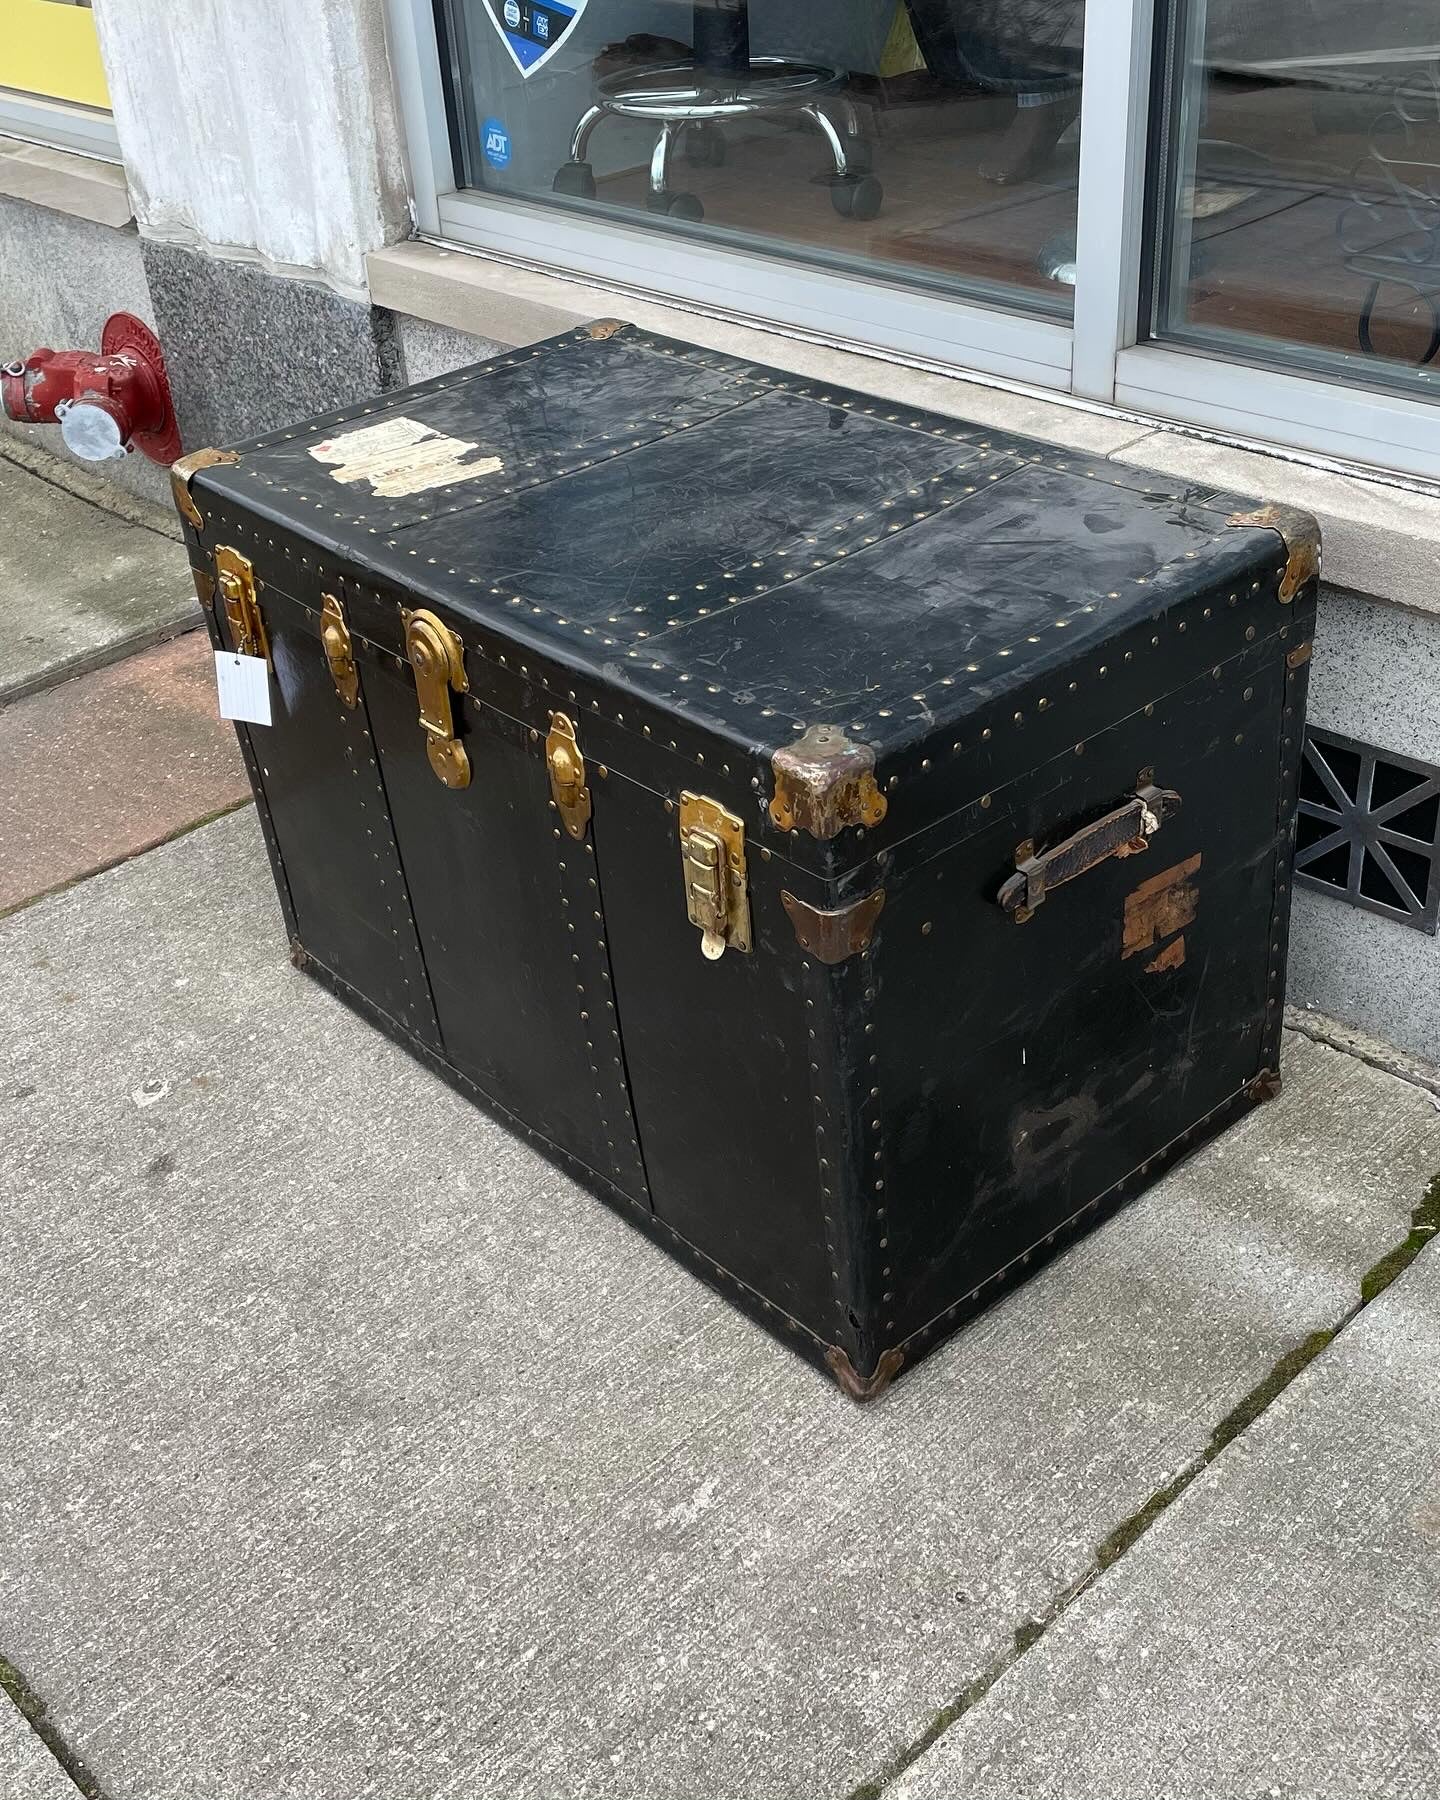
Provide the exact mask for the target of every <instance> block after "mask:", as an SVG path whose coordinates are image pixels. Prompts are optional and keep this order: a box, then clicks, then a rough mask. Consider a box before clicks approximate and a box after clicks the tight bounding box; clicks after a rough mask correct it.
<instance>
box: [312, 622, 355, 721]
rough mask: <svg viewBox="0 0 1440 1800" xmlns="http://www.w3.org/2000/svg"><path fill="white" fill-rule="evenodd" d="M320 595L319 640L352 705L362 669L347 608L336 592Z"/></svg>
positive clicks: (335, 678) (338, 690)
mask: <svg viewBox="0 0 1440 1800" xmlns="http://www.w3.org/2000/svg"><path fill="white" fill-rule="evenodd" d="M320 598H321V600H322V601H323V603H324V604H323V605H322V606H321V608H320V644H321V647H322V649H323V650H324V652H325V660H326V662H327V663H329V665H330V679H331V680H332V681H333V682H334V683H335V692H336V693H337V694H338V695H339V696H340V698H341V700H342V701H344V703H345V705H346V706H349V707H352V708H353V707H354V705H355V703H356V701H357V700H359V698H360V671H359V669H358V668H357V667H356V665H355V651H354V647H353V646H352V644H351V642H350V627H349V626H348V625H347V624H346V623H345V609H344V607H343V606H341V604H340V602H339V600H338V599H336V597H335V595H334V594H322V595H321V596H320Z"/></svg>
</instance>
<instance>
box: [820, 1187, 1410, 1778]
mask: <svg viewBox="0 0 1440 1800" xmlns="http://www.w3.org/2000/svg"><path fill="white" fill-rule="evenodd" d="M1437 1232H1440V1173H1437V1174H1436V1175H1435V1176H1434V1178H1433V1179H1432V1180H1431V1182H1430V1185H1429V1187H1428V1188H1427V1189H1426V1190H1425V1194H1424V1196H1423V1198H1422V1199H1421V1201H1420V1204H1419V1205H1418V1206H1417V1207H1416V1208H1415V1209H1414V1211H1413V1212H1412V1213H1411V1215H1410V1230H1409V1232H1408V1234H1407V1235H1406V1236H1405V1237H1404V1238H1403V1239H1402V1240H1401V1241H1400V1242H1399V1243H1398V1244H1396V1245H1395V1247H1394V1248H1393V1249H1391V1250H1388V1251H1387V1252H1386V1253H1385V1255H1384V1256H1382V1257H1381V1258H1380V1259H1379V1261H1378V1262H1375V1263H1372V1264H1371V1266H1370V1268H1369V1269H1367V1270H1366V1271H1365V1273H1364V1275H1362V1276H1361V1278H1360V1297H1359V1299H1358V1300H1356V1301H1355V1302H1354V1304H1353V1305H1351V1306H1349V1307H1347V1308H1346V1309H1345V1311H1344V1312H1343V1313H1341V1315H1340V1317H1339V1318H1338V1319H1337V1320H1336V1321H1335V1323H1334V1324H1333V1325H1330V1326H1327V1327H1323V1328H1322V1329H1320V1330H1318V1331H1312V1332H1310V1333H1309V1335H1308V1336H1306V1337H1304V1338H1302V1339H1301V1341H1300V1342H1299V1343H1298V1344H1296V1345H1295V1346H1294V1347H1293V1348H1292V1349H1290V1350H1287V1351H1286V1353H1285V1355H1284V1356H1282V1357H1281V1358H1280V1359H1279V1361H1278V1362H1276V1363H1275V1365H1274V1367H1273V1368H1272V1369H1271V1370H1270V1371H1269V1373H1268V1374H1267V1375H1266V1376H1265V1377H1264V1379H1263V1380H1262V1381H1259V1382H1257V1383H1256V1385H1255V1386H1254V1387H1253V1388H1251V1390H1250V1392H1249V1393H1248V1394H1246V1395H1245V1397H1244V1398H1243V1399H1242V1400H1240V1401H1239V1402H1237V1404H1236V1405H1234V1406H1233V1407H1231V1409H1230V1411H1229V1412H1228V1413H1226V1414H1225V1416H1224V1418H1223V1419H1221V1420H1220V1422H1219V1423H1218V1424H1217V1425H1216V1426H1215V1427H1214V1429H1213V1430H1212V1431H1211V1433H1210V1439H1209V1442H1208V1443H1207V1444H1206V1445H1205V1448H1204V1449H1203V1450H1201V1451H1200V1453H1199V1454H1198V1455H1197V1456H1194V1457H1192V1458H1191V1460H1190V1461H1189V1462H1188V1463H1186V1465H1185V1466H1184V1468H1183V1469H1181V1470H1180V1472H1179V1473H1178V1474H1177V1475H1175V1476H1173V1477H1172V1478H1171V1479H1170V1480H1169V1481H1168V1482H1166V1484H1165V1486H1164V1487H1162V1488H1159V1489H1157V1490H1156V1492H1155V1493H1153V1494H1152V1495H1151V1496H1150V1498H1149V1499H1148V1500H1146V1501H1145V1503H1144V1505H1143V1506H1140V1507H1139V1508H1137V1509H1136V1511H1135V1512H1133V1513H1131V1514H1130V1516H1129V1518H1127V1519H1124V1520H1122V1521H1121V1523H1120V1524H1119V1525H1117V1526H1116V1527H1115V1529H1114V1530H1113V1531H1111V1532H1110V1533H1109V1535H1108V1536H1106V1537H1105V1538H1103V1539H1102V1540H1101V1541H1100V1543H1098V1544H1097V1545H1096V1546H1095V1555H1094V1559H1093V1560H1092V1562H1091V1564H1090V1566H1089V1568H1088V1569H1086V1570H1085V1572H1084V1573H1083V1574H1082V1575H1081V1576H1080V1577H1079V1579H1078V1580H1076V1581H1074V1582H1072V1583H1071V1584H1070V1585H1069V1586H1068V1587H1067V1588H1065V1589H1064V1590H1063V1591H1062V1592H1061V1593H1059V1594H1058V1595H1056V1597H1055V1599H1054V1600H1053V1601H1051V1603H1050V1605H1049V1606H1048V1607H1046V1608H1045V1610H1044V1612H1042V1613H1037V1614H1035V1615H1034V1616H1033V1617H1031V1618H1028V1619H1026V1620H1025V1621H1024V1622H1023V1623H1022V1624H1021V1625H1019V1626H1017V1627H1016V1630H1015V1634H1014V1638H1013V1641H1012V1642H1011V1644H1010V1646H1009V1647H1008V1648H1007V1649H1005V1650H1003V1651H1002V1652H1001V1653H1000V1655H999V1656H997V1657H996V1659H995V1660H994V1662H992V1663H991V1664H990V1666H989V1668H987V1669H985V1670H983V1671H982V1672H981V1673H980V1674H979V1675H977V1676H976V1677H975V1679H974V1680H973V1681H972V1682H970V1684H969V1685H968V1686H967V1687H965V1688H962V1689H961V1691H960V1693H959V1694H957V1695H956V1697H955V1698H954V1699H953V1700H952V1701H950V1702H949V1704H948V1705H946V1706H942V1707H941V1708H940V1710H939V1711H938V1712H937V1713H936V1714H935V1715H934V1717H933V1718H932V1719H931V1720H930V1722H929V1723H928V1724H927V1725H926V1727H925V1729H924V1730H923V1731H922V1732H921V1733H920V1735H919V1736H918V1737H917V1738H915V1739H914V1740H913V1742H911V1743H910V1744H908V1745H906V1747H905V1748H904V1749H903V1750H901V1751H900V1752H899V1754H898V1755H896V1756H895V1757H894V1758H893V1759H892V1760H891V1762H890V1763H889V1764H888V1765H887V1766H886V1768H885V1769H883V1770H882V1771H881V1773H880V1774H879V1775H877V1776H874V1777H872V1778H871V1779H870V1780H868V1781H862V1782H861V1783H860V1785H859V1786H858V1787H856V1788H853V1789H851V1791H850V1793H849V1794H848V1795H847V1796H846V1800H880V1796H881V1795H882V1794H884V1792H885V1790H886V1789H887V1788H888V1787H889V1786H890V1785H891V1783H892V1782H894V1781H896V1780H898V1778H899V1777H900V1776H901V1775H903V1774H904V1773H905V1772H906V1770H907V1769H909V1768H911V1767H912V1766H913V1765H914V1764H915V1763H917V1762H918V1761H919V1760H920V1758H921V1757H922V1756H923V1755H924V1754H925V1752H926V1751H927V1750H929V1749H931V1748H932V1747H933V1745H934V1744H935V1743H936V1742H937V1740H938V1739H940V1738H941V1737H943V1736H944V1734H945V1733H946V1732H947V1731H949V1729H950V1728H951V1726H952V1725H954V1724H956V1723H957V1722H958V1721H959V1720H960V1719H962V1718H964V1716H965V1714H966V1713H968V1712H969V1711H970V1710H971V1708H972V1707H975V1706H978V1705H979V1703H980V1702H981V1701H982V1700H983V1699H984V1698H985V1696H986V1695H987V1694H988V1693H989V1692H990V1690H991V1688H993V1687H994V1686H995V1684H996V1682H997V1681H999V1680H1000V1678H1001V1676H1002V1675H1005V1674H1006V1673H1007V1672H1008V1671H1009V1670H1010V1669H1012V1668H1014V1666H1015V1664H1016V1663H1017V1662H1019V1660H1020V1658H1021V1657H1022V1656H1025V1655H1028V1653H1029V1652H1030V1651H1031V1650H1033V1649H1034V1648H1035V1646H1036V1644H1038V1643H1039V1642H1040V1640H1041V1639H1042V1638H1043V1637H1044V1636H1045V1634H1046V1632H1047V1631H1049V1629H1050V1627H1051V1626H1052V1625H1053V1624H1054V1623H1055V1621H1056V1620H1057V1619H1059V1618H1061V1617H1062V1616H1063V1615H1064V1614H1065V1613H1067V1612H1068V1611H1069V1610H1070V1608H1071V1607H1072V1606H1073V1605H1074V1604H1075V1602H1076V1601H1077V1600H1078V1599H1079V1598H1080V1596H1081V1595H1082V1594H1083V1593H1084V1592H1085V1591H1086V1589H1087V1588H1089V1587H1090V1586H1091V1584H1092V1583H1093V1582H1095V1581H1097V1580H1098V1579H1099V1578H1100V1576H1102V1575H1103V1574H1104V1573H1105V1571H1106V1570H1107V1569H1111V1568H1113V1567H1114V1566H1115V1564H1116V1563H1117V1562H1119V1561H1120V1559H1121V1557H1123V1556H1124V1555H1125V1554H1126V1553H1127V1552H1128V1551H1130V1550H1132V1549H1133V1548H1134V1547H1135V1545H1136V1544H1138V1543H1139V1541H1140V1539H1141V1538H1143V1537H1144V1536H1145V1534H1146V1533H1147V1532H1148V1531H1149V1530H1150V1528H1151V1526H1152V1525H1154V1524H1155V1523H1156V1521H1157V1520H1159V1519H1160V1518H1161V1517H1162V1516H1163V1515H1164V1514H1165V1513H1166V1512H1168V1511H1169V1509H1170V1508H1171V1507H1172V1506H1173V1505H1174V1504H1175V1502H1176V1501H1177V1500H1178V1499H1179V1498H1180V1496H1181V1495H1182V1494H1183V1493H1184V1492H1185V1490H1186V1489H1187V1488H1188V1487H1189V1486H1190V1485H1191V1484H1192V1483H1193V1482H1194V1481H1196V1480H1197V1479H1198V1478H1199V1476H1201V1475H1203V1474H1204V1472H1205V1470H1206V1469H1208V1468H1209V1467H1210V1465H1211V1463H1213V1462H1214V1461H1215V1459H1216V1458H1217V1457H1218V1456H1219V1455H1220V1454H1221V1453H1222V1452H1223V1451H1224V1450H1225V1449H1227V1448H1228V1446H1229V1445H1231V1444H1233V1443H1234V1442H1235V1440H1236V1438H1238V1437H1240V1436H1241V1435H1242V1434H1243V1433H1244V1432H1246V1431H1248V1430H1249V1429H1250V1427H1251V1426H1252V1425H1253V1424H1254V1423H1255V1421H1256V1420H1257V1419H1258V1418H1259V1417H1260V1416H1261V1414H1262V1413H1264V1412H1266V1411H1268V1410H1269V1408H1270V1407H1271V1405H1273V1403H1274V1402H1275V1401H1276V1400H1277V1399H1278V1398H1279V1397H1280V1395H1281V1394H1283V1393H1284V1391H1285V1390H1286V1388H1288V1387H1289V1386H1290V1384H1291V1382H1293V1381H1294V1380H1295V1379H1296V1377H1297V1376H1298V1375H1299V1374H1300V1373H1301V1372H1302V1371H1303V1370H1304V1369H1306V1368H1308V1367H1309V1365H1310V1364H1311V1363H1312V1362H1314V1360H1315V1358H1316V1357H1317V1356H1319V1355H1320V1353H1321V1351H1322V1350H1325V1349H1327V1348H1328V1347H1329V1345H1330V1344H1332V1343H1333V1342H1334V1340H1335V1339H1336V1338H1337V1337H1338V1336H1339V1335H1340V1333H1341V1332H1342V1331H1344V1330H1345V1328H1346V1326H1348V1325H1350V1324H1351V1323H1352V1322H1353V1321H1354V1320H1355V1319H1357V1318H1358V1317H1359V1316H1360V1314H1361V1313H1362V1312H1364V1311H1365V1309H1366V1307H1367V1306H1369V1305H1370V1303H1371V1301H1373V1300H1375V1299H1377V1298H1378V1297H1379V1296H1380V1295H1381V1294H1383V1293H1384V1292H1385V1290H1386V1288H1388V1287H1389V1286H1390V1284H1391V1283H1392V1282H1393V1281H1395V1280H1396V1278H1397V1277H1398V1276H1400V1275H1402V1274H1403V1273H1404V1272H1405V1270H1406V1269H1408V1268H1409V1267H1410V1265H1411V1263H1413V1262H1414V1260H1415V1258H1416V1257H1417V1256H1418V1255H1419V1254H1420V1252H1421V1251H1422V1250H1423V1249H1424V1248H1425V1246H1426V1245H1427V1244H1428V1243H1429V1242H1430V1240H1431V1239H1432V1238H1433V1237H1435V1236H1436V1234H1437Z"/></svg>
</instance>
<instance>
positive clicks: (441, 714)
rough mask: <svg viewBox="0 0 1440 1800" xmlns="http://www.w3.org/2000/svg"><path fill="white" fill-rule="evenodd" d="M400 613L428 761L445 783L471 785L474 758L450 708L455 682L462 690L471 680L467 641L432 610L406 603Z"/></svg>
mask: <svg viewBox="0 0 1440 1800" xmlns="http://www.w3.org/2000/svg"><path fill="white" fill-rule="evenodd" d="M400 617H401V618H402V619H403V620H404V621H405V654H406V656H407V657H408V658H409V659H410V667H411V668H412V669H413V670H414V671H415V696H416V698H417V699H418V700H419V702H420V729H421V730H422V731H423V732H424V733H425V750H426V754H427V755H428V756H429V758H430V767H431V768H432V769H433V770H434V771H435V773H436V774H437V775H438V776H439V777H440V779H441V780H442V781H443V782H444V783H445V785H446V787H452V788H464V787H469V785H470V758H469V757H468V756H467V755H466V754H465V747H464V745H463V744H459V743H457V742H456V741H455V720H454V716H453V714H452V713H451V710H450V693H451V690H452V688H453V689H454V691H455V692H456V693H457V694H463V693H465V692H466V691H467V690H468V688H469V686H470V683H469V681H468V680H467V679H466V675H465V646H464V645H463V644H462V643H461V642H460V634H459V633H458V632H455V631H452V630H451V629H450V627H449V626H448V625H446V624H444V623H443V622H442V621H441V620H440V619H437V618H436V617H435V615H434V613H432V612H407V611H406V610H405V609H404V608H403V607H402V608H401V610H400Z"/></svg>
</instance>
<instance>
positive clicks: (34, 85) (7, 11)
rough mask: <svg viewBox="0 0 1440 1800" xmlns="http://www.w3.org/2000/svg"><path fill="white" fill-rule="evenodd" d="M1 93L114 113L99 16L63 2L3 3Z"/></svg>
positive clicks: (0, 19) (25, 0)
mask: <svg viewBox="0 0 1440 1800" xmlns="http://www.w3.org/2000/svg"><path fill="white" fill-rule="evenodd" d="M0 87H7V88H18V89H19V90H20V91H21V92H22V93H26V94H42V95H44V97H45V98H46V99H47V100H68V101H70V102H72V103H73V104H74V105H76V106H93V107H98V108H99V109H100V110H101V111H103V112H108V111H109V110H110V95H109V92H108V90H107V88H106V86H105V70H104V68H103V67H102V65H101V62H100V45H99V43H98V42H97V40H96V37H95V16H94V14H93V13H92V12H91V11H90V8H89V7H88V6H65V5H61V4H59V0H0Z"/></svg>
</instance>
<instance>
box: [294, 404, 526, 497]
mask: <svg viewBox="0 0 1440 1800" xmlns="http://www.w3.org/2000/svg"><path fill="white" fill-rule="evenodd" d="M479 448H480V446H479V445H478V444H467V443H466V442H465V440H464V438H452V437H446V436H445V434H444V432H441V431H436V430H434V429H433V427H431V426H429V425H422V424H421V423H420V421H419V420H418V419H382V420H381V421H380V423H379V424H378V425H360V426H357V428H356V429H355V430H354V431H342V432H340V433H339V435H338V436H336V437H333V438H326V440H325V442H324V443H323V444H316V445H315V446H314V447H313V448H312V449H311V451H310V454H311V455H312V456H313V457H314V458H315V460H316V462H321V463H330V464H332V465H333V467H332V469H331V479H332V480H334V481H340V482H344V483H346V484H348V483H350V482H352V481H368V482H369V483H370V490H371V492H372V493H374V494H376V495H378V496H380V497H381V498H382V499H386V500H399V499H402V498H403V497H404V496H405V495H406V494H423V493H426V492H428V491H429V489H431V488H437V487H449V486H450V485H451V484H452V483H453V482H457V481H474V480H475V478H476V477H477V476H479V475H493V474H494V473H495V471H496V470H497V469H499V468H500V467H502V464H501V461H500V458H499V457H498V456H477V455H476V454H475V453H476V451H478V450H479ZM467 457H470V458H472V459H473V460H471V461H469V462H467V461H466V460H465V459H466V458H467Z"/></svg>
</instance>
